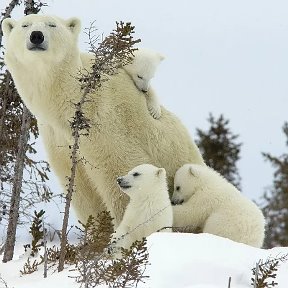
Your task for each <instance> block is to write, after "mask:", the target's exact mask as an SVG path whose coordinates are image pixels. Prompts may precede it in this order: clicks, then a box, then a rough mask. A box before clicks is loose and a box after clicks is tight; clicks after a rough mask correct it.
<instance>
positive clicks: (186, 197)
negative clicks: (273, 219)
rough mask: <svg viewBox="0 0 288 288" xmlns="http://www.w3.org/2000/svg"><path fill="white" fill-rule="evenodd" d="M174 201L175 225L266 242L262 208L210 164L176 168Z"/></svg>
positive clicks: (253, 243)
mask: <svg viewBox="0 0 288 288" xmlns="http://www.w3.org/2000/svg"><path fill="white" fill-rule="evenodd" d="M172 204H173V205H176V206H173V217H174V223H173V226H175V227H189V228H190V231H195V230H196V229H197V228H200V229H201V230H202V231H203V232H204V233H210V234H214V235H218V236H222V237H226V238H229V239H231V240H233V241H236V242H241V243H245V244H248V245H251V246H254V247H261V246H262V245H263V240H264V230H265V229H264V227H265V220H264V217H263V214H262V212H261V210H260V209H259V208H258V207H257V206H256V205H255V204H254V203H253V202H252V201H250V200H249V199H247V198H246V197H244V195H243V194H241V193H240V191H238V190H237V189H236V188H235V187H234V186H233V185H232V184H230V183H229V182H228V181H227V180H226V179H224V178H223V177H222V176H221V175H220V174H219V173H218V172H216V171H215V170H213V169H211V168H209V167H208V166H204V165H197V164H185V165H184V166H182V167H181V168H179V169H178V170H177V172H176V175H175V179H174V193H173V196H172ZM177 204H181V205H177Z"/></svg>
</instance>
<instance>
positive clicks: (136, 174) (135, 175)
mask: <svg viewBox="0 0 288 288" xmlns="http://www.w3.org/2000/svg"><path fill="white" fill-rule="evenodd" d="M132 175H133V176H134V177H137V176H139V175H140V173H138V172H135V173H133V174H132Z"/></svg>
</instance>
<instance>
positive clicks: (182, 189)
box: [171, 164, 201, 205]
mask: <svg viewBox="0 0 288 288" xmlns="http://www.w3.org/2000/svg"><path fill="white" fill-rule="evenodd" d="M200 185H201V184H200V183H199V177H198V171H197V169H195V168H194V167H193V166H192V165H190V164H185V165H183V166H182V167H181V168H179V169H178V170H177V172H176V174H175V178H174V192H173V195H172V198H171V202H172V204H173V205H178V204H182V203H184V202H187V201H188V200H189V199H190V198H191V197H192V196H193V195H194V194H195V193H196V191H197V190H198V189H199V188H200Z"/></svg>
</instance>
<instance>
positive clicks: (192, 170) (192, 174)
mask: <svg viewBox="0 0 288 288" xmlns="http://www.w3.org/2000/svg"><path fill="white" fill-rule="evenodd" d="M189 174H190V175H191V176H193V177H196V172H195V171H194V169H193V167H191V166H190V167H189Z"/></svg>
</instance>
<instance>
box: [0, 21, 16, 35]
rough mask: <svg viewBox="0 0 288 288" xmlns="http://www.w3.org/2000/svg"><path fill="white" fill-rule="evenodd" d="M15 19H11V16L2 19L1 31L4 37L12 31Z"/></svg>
mask: <svg viewBox="0 0 288 288" xmlns="http://www.w3.org/2000/svg"><path fill="white" fill-rule="evenodd" d="M16 23H17V22H16V21H15V20H13V19H11V18H6V19H4V20H3V22H2V31H3V35H4V36H5V37H7V36H8V35H9V34H10V32H11V31H12V29H13V28H14V27H15V26H16Z"/></svg>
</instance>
